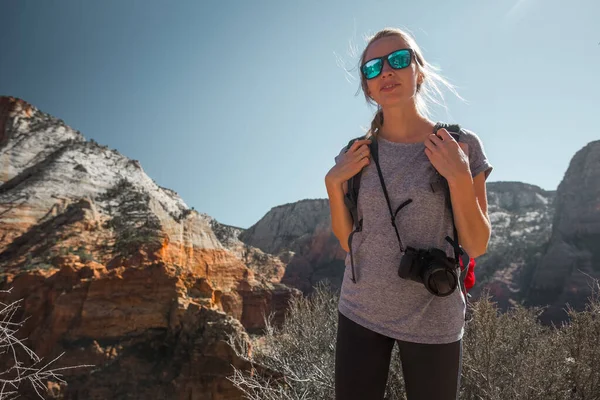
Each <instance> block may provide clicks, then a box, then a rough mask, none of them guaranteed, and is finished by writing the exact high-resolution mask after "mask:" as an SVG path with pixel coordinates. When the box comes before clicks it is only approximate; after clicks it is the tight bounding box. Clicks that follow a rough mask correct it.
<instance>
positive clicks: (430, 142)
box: [424, 135, 441, 151]
mask: <svg viewBox="0 0 600 400" xmlns="http://www.w3.org/2000/svg"><path fill="white" fill-rule="evenodd" d="M431 136H435V135H430V136H429V137H428V138H427V140H425V142H424V143H425V148H426V149H429V150H430V151H435V149H436V148H437V144H436V143H435V142H434V141H433V139H432V138H431ZM437 140H439V141H440V144H441V140H440V139H437Z"/></svg>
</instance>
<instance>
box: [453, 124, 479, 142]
mask: <svg viewBox="0 0 600 400" xmlns="http://www.w3.org/2000/svg"><path fill="white" fill-rule="evenodd" d="M459 141H461V142H465V143H468V144H475V145H482V141H481V138H480V137H479V135H477V134H476V133H475V132H473V131H472V130H470V129H466V128H462V127H461V128H460V139H459Z"/></svg>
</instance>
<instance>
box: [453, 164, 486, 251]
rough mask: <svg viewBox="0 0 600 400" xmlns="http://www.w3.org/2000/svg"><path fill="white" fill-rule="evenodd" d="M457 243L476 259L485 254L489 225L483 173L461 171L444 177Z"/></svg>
mask: <svg viewBox="0 0 600 400" xmlns="http://www.w3.org/2000/svg"><path fill="white" fill-rule="evenodd" d="M448 186H449V188H450V199H451V200H452V212H453V213H454V223H455V225H456V230H457V232H458V242H459V243H460V245H461V246H462V247H463V248H464V249H465V250H466V252H467V253H468V254H469V257H471V258H476V257H479V256H481V255H483V254H485V253H486V251H487V246H488V243H489V241H490V235H491V232H492V227H491V224H490V217H489V216H488V210H487V208H488V205H487V193H486V188H485V173H484V172H480V173H479V174H477V176H475V178H471V174H470V173H468V172H467V173H463V174H460V175H457V176H456V177H454V178H452V179H450V180H448Z"/></svg>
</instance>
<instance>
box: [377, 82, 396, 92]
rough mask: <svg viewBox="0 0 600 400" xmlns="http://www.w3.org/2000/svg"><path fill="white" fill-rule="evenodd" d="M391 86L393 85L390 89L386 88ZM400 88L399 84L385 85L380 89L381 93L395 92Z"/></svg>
mask: <svg viewBox="0 0 600 400" xmlns="http://www.w3.org/2000/svg"><path fill="white" fill-rule="evenodd" d="M389 85H393V86H392V87H390V88H386V86H389ZM398 86H400V84H399V83H386V84H385V85H383V86H381V88H380V89H379V91H380V92H391V91H392V90H394V89H395V88H396V87H398Z"/></svg>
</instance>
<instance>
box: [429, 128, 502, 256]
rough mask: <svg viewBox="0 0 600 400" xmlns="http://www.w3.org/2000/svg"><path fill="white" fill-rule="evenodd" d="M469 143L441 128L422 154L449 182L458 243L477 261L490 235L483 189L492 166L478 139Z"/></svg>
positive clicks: (433, 135)
mask: <svg viewBox="0 0 600 400" xmlns="http://www.w3.org/2000/svg"><path fill="white" fill-rule="evenodd" d="M470 142H471V144H470V145H469V144H467V143H458V142H457V141H456V140H454V138H453V137H452V136H450V133H449V132H448V131H447V130H446V129H440V130H438V131H437V135H436V134H432V135H429V138H428V140H426V141H425V154H426V155H427V157H428V158H429V160H430V161H431V163H432V164H433V166H434V167H435V168H436V169H437V171H438V172H439V173H440V174H441V175H442V176H443V177H444V178H446V180H447V181H448V187H449V188H450V200H451V201H452V212H453V214H454V224H455V226H456V230H457V232H458V243H459V244H460V245H461V246H462V247H463V248H464V249H465V250H466V252H467V253H468V254H469V257H471V258H476V257H479V256H481V255H483V254H485V253H486V251H487V246H488V243H489V241H490V236H491V232H492V227H491V223H490V218H489V216H488V210H487V209H488V204H487V194H486V188H485V180H486V178H487V176H488V175H489V173H490V171H491V168H492V167H491V165H490V164H489V163H488V162H487V158H486V157H485V154H484V151H483V145H482V144H481V142H480V141H479V139H478V138H477V137H476V136H474V135H472V136H471V140H470ZM468 154H470V156H469V155H468ZM472 168H473V169H472ZM473 175H475V176H474V177H473Z"/></svg>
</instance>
